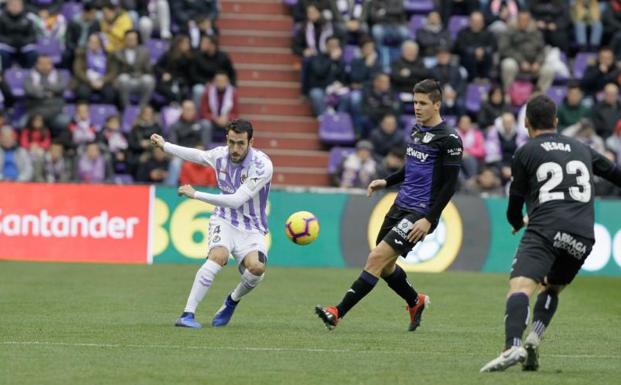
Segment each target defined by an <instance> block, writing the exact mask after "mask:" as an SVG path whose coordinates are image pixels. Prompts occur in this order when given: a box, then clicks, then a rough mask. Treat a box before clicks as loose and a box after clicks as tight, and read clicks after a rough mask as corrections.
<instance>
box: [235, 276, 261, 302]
mask: <svg viewBox="0 0 621 385" xmlns="http://www.w3.org/2000/svg"><path fill="white" fill-rule="evenodd" d="M263 276H264V274H261V275H259V276H257V275H254V274H252V273H251V272H249V271H248V270H244V272H243V273H242V275H241V282H240V283H239V284H238V285H237V287H236V288H235V290H233V292H232V293H231V298H232V299H233V301H235V302H237V301H239V300H240V299H241V297H243V296H245V295H246V294H248V293H250V292H251V291H252V289H254V288H255V287H257V285H258V284H259V282H261V281H262V280H263Z"/></svg>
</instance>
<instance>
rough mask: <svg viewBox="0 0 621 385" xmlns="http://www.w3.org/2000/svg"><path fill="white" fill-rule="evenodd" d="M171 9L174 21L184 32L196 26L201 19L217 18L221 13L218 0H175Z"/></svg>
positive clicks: (171, 3) (171, 4)
mask: <svg viewBox="0 0 621 385" xmlns="http://www.w3.org/2000/svg"><path fill="white" fill-rule="evenodd" d="M170 11H171V14H172V17H173V21H174V22H175V23H176V24H177V25H178V26H179V27H180V28H181V30H182V31H184V32H189V31H190V30H192V29H193V28H195V27H196V22H197V21H198V20H199V19H203V18H206V19H209V20H216V19H217V18H218V13H219V11H218V1H217V0H201V1H195V0H173V1H171V2H170Z"/></svg>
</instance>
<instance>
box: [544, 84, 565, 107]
mask: <svg viewBox="0 0 621 385" xmlns="http://www.w3.org/2000/svg"><path fill="white" fill-rule="evenodd" d="M547 95H548V96H549V97H550V98H552V100H554V103H556V104H560V103H561V102H562V101H563V99H565V95H567V86H551V87H550V88H549V89H548V92H547Z"/></svg>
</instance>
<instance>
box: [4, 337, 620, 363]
mask: <svg viewBox="0 0 621 385" xmlns="http://www.w3.org/2000/svg"><path fill="white" fill-rule="evenodd" d="M0 345H42V346H73V347H93V348H138V349H192V350H229V351H253V352H305V353H388V354H395V353H412V351H410V350H352V349H321V348H294V347H284V348H270V347H253V346H197V345H189V346H186V345H150V344H145V345H142V344H101V343H87V342H52V341H0ZM421 353H422V354H441V355H445V354H456V355H470V356H472V355H482V354H479V353H466V352H462V353H458V352H429V351H426V352H421ZM546 357H556V358H576V359H578V358H597V359H607V358H609V359H614V358H619V356H618V355H609V354H546Z"/></svg>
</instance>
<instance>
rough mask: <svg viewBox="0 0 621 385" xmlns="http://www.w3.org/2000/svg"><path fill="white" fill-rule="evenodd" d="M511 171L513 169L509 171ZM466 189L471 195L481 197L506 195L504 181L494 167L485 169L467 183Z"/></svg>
mask: <svg viewBox="0 0 621 385" xmlns="http://www.w3.org/2000/svg"><path fill="white" fill-rule="evenodd" d="M509 171H511V169H509ZM465 189H466V191H467V192H469V193H471V194H479V195H483V196H486V195H505V189H504V188H503V186H502V181H501V179H500V178H499V177H498V172H497V170H496V169H494V168H492V167H484V168H483V170H481V173H480V174H479V175H477V176H476V177H474V178H471V179H469V180H467V181H466V185H465Z"/></svg>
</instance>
